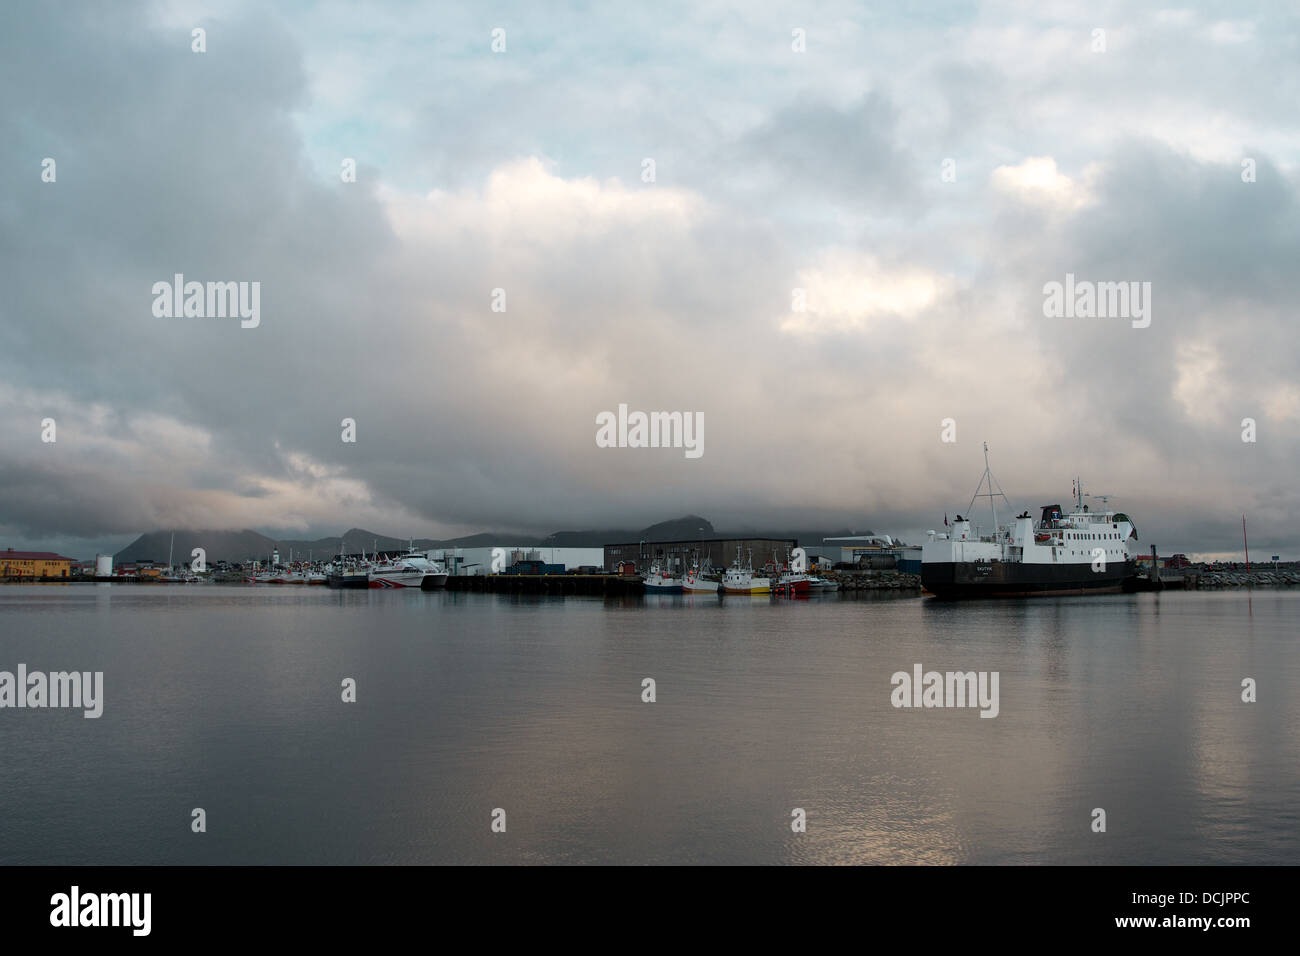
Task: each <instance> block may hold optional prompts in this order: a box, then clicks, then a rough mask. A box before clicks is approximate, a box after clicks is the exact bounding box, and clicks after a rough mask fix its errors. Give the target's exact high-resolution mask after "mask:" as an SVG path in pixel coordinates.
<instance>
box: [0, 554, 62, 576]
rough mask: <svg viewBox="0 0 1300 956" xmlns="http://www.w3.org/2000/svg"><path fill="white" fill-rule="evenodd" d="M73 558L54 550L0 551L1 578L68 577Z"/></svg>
mask: <svg viewBox="0 0 1300 956" xmlns="http://www.w3.org/2000/svg"><path fill="white" fill-rule="evenodd" d="M71 574H72V559H71V558H65V557H63V556H62V555H58V554H55V553H54V552H53V551H15V550H14V549H13V548H9V549H7V550H5V551H0V578H66V577H69V576H70V575H71Z"/></svg>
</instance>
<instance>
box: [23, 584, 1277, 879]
mask: <svg viewBox="0 0 1300 956" xmlns="http://www.w3.org/2000/svg"><path fill="white" fill-rule="evenodd" d="M1298 612H1300V593H1296V592H1293V591H1284V590H1278V591H1258V590H1257V591H1254V592H1253V593H1250V592H1242V591H1223V592H1187V593H1166V594H1138V595H1113V596H1092V597H1078V598H1048V599H1039V600H1029V601H1014V600H1008V601H990V602H980V603H941V602H936V601H933V600H929V599H918V598H916V597H900V596H897V595H880V596H873V595H863V596H859V597H853V596H838V595H826V596H821V597H817V598H814V599H810V600H797V601H792V600H778V599H772V598H768V597H763V598H748V597H743V598H735V597H726V598H719V597H715V596H711V595H708V596H685V597H683V596H664V597H647V598H641V597H636V598H617V599H601V598H590V597H567V598H543V597H520V596H508V595H492V594H467V593H449V592H428V593H426V592H421V591H419V590H391V591H328V590H326V589H324V588H306V587H296V588H295V587H278V588H277V587H268V586H248V587H241V586H217V585H173V586H166V585H154V586H150V585H136V586H132V585H121V584H102V585H50V586H10V587H4V588H0V632H2V636H0V671H7V672H16V669H17V667H18V666H19V665H20V664H22V665H25V667H26V669H27V671H28V672H32V671H43V672H55V671H80V672H96V671H102V672H103V692H102V696H103V700H102V706H103V711H102V715H101V716H99V717H98V718H92V719H87V718H86V717H84V716H83V714H82V712H81V711H80V710H76V709H71V708H67V709H53V708H48V707H47V708H43V709H42V708H30V707H28V708H15V707H6V708H4V709H0V774H2V775H3V785H2V786H0V864H5V865H12V864H38V863H39V864H169V863H177V864H190V863H193V864H218V863H220V864H234V863H256V864H290V863H303V864H334V863H366V864H370V863H399V864H426V863H462V864H513V863H524V864H530V863H617V864H666V863H686V864H715V863H756V864H775V863H810V864H822V863H828V864H844V863H871V864H877V863H878V864H911V863H981V864H984V863H987V864H1010V863H1088V864H1103V863H1136V864H1183V863H1186V864H1200V863H1208V864H1243V863H1244V864H1250V863H1254V864H1292V865H1294V864H1297V863H1300V817H1298V815H1300V734H1298V733H1297V732H1296V728H1297V726H1300V712H1298V710H1300V703H1298V702H1300V693H1298V691H1300V648H1298V646H1297V638H1296V623H1295V622H1296V620H1297V613H1298ZM917 667H919V668H920V669H922V670H923V671H925V672H929V671H938V672H948V671H959V672H969V671H974V672H983V673H986V674H993V673H996V674H997V675H998V682H997V685H996V687H997V697H998V700H997V708H996V716H993V717H982V716H981V709H980V708H978V707H972V706H964V707H959V706H951V707H924V706H923V707H900V706H895V704H896V703H898V695H897V694H895V685H894V679H893V675H895V674H897V673H900V672H901V673H905V674H908V675H910V674H912V673H913V672H914V669H915V668H917ZM349 679H350V680H351V681H354V682H355V700H354V701H352V700H345V699H344V698H345V697H348V696H349V691H348V689H347V688H346V687H345V682H347V681H348V680H349ZM1251 681H1253V682H1254V688H1255V692H1254V697H1255V700H1254V701H1253V702H1248V701H1244V700H1243V694H1246V696H1251V695H1250V694H1249V693H1247V692H1246V690H1244V689H1243V682H1247V684H1249V683H1250V682H1251ZM648 682H653V683H648ZM651 697H653V700H651V699H650V698H651ZM945 702H951V701H945ZM968 703H970V702H968ZM985 710H986V712H987V708H986V709H985ZM196 809H201V810H202V811H203V813H202V820H203V821H204V828H203V832H195V826H196V824H195V820H196V819H198V817H196V815H195V810H196ZM1099 809H1100V810H1103V811H1104V822H1105V830H1104V832H1099V831H1098V829H1097V822H1096V821H1098V819H1099V817H1098V815H1097V813H1096V811H1097V810H1099ZM800 812H802V820H804V821H806V828H804V829H803V831H802V832H798V831H799V830H800V829H801V828H800V827H799V826H798V823H799V821H800V819H801V817H800ZM494 822H495V823H496V826H495V828H494ZM792 823H794V824H795V825H794V826H792ZM500 830H504V832H498V831H500Z"/></svg>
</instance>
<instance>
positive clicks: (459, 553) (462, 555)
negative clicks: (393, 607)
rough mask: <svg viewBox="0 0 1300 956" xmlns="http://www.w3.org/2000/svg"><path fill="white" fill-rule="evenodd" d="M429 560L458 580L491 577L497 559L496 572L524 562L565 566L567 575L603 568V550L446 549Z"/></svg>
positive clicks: (506, 547) (529, 547)
mask: <svg viewBox="0 0 1300 956" xmlns="http://www.w3.org/2000/svg"><path fill="white" fill-rule="evenodd" d="M429 556H430V557H432V558H434V559H435V560H437V561H440V562H442V564H443V565H444V566H445V567H446V568H447V573H448V574H451V575H455V576H457V577H464V576H466V575H471V576H472V575H475V574H492V573H493V570H494V569H493V563H494V559H495V564H496V568H495V570H496V571H497V572H500V571H504V570H505V569H506V568H508V567H510V566H511V565H514V564H519V563H521V562H524V561H540V562H542V563H543V564H559V565H563V566H564V569H565V570H566V571H574V570H577V569H578V568H583V567H595V568H599V567H600V562H601V559H602V557H603V553H602V551H601V549H600V548H538V547H534V546H531V545H511V546H502V547H496V548H447V549H445V550H437V549H435V550H433V551H430V552H429Z"/></svg>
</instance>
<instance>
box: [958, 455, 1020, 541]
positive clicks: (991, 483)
mask: <svg viewBox="0 0 1300 956" xmlns="http://www.w3.org/2000/svg"><path fill="white" fill-rule="evenodd" d="M986 483H987V484H988V488H989V490H988V491H987V492H985V493H983V494H981V492H980V489H981V488H983V487H984V485H985V484H986ZM994 487H996V488H997V489H998V490H997V491H996V492H995V491H994V490H993V489H994ZM976 498H987V499H988V500H989V510H990V511H991V512H992V513H993V533H994V534H997V532H998V509H997V505H996V504H994V499H995V498H1001V499H1002V500H1003V501H1006V503H1007V507H1010V506H1011V502H1010V501H1009V500H1008V499H1007V496H1006V495H1005V494H1003V493H1002V486H1001V485H1000V484H998V481H997V479H996V478H994V477H993V472H992V471H991V470H990V469H989V443H988V442H985V443H984V474H983V475H982V476H981V477H980V483H979V484H978V485H976V486H975V494H973V495H971V499H970V504H969V505H968V506H967V507H966V513H967V514H970V513H971V509H972V508H974V507H975V499H976Z"/></svg>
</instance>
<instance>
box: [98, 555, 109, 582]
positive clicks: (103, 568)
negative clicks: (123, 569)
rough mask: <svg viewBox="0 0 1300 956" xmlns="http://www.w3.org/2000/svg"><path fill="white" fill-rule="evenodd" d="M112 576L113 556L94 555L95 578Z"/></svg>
mask: <svg viewBox="0 0 1300 956" xmlns="http://www.w3.org/2000/svg"><path fill="white" fill-rule="evenodd" d="M112 576H113V556H112V555H111V554H97V555H95V577H97V578H111V577H112Z"/></svg>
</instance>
